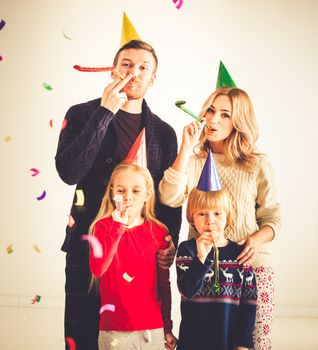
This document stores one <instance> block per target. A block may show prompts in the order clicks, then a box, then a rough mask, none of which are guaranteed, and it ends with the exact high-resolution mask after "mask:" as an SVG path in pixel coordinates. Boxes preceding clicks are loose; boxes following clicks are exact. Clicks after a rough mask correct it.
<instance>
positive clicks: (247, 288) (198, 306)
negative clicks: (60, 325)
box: [176, 239, 257, 350]
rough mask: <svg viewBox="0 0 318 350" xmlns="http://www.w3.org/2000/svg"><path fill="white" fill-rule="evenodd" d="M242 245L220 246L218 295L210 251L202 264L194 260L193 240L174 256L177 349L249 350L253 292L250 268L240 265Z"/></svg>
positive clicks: (251, 331) (255, 298)
mask: <svg viewBox="0 0 318 350" xmlns="http://www.w3.org/2000/svg"><path fill="white" fill-rule="evenodd" d="M242 250H243V247H242V246H238V245H236V244H235V243H234V242H229V244H228V245H227V246H226V247H219V269H220V270H219V280H220V286H221V292H220V294H219V295H217V294H215V293H214V291H213V289H212V286H213V283H214V261H213V249H212V250H211V252H210V253H209V254H208V256H207V258H206V260H205V262H204V264H202V263H201V262H200V261H199V260H198V258H197V248H196V241H195V240H194V239H191V240H189V241H185V242H182V243H181V244H180V246H179V249H178V252H177V259H176V265H177V275H178V288H179V291H180V292H181V316H182V320H181V324H180V331H179V343H178V347H177V350H195V349H200V350H233V348H234V346H245V347H247V348H253V340H252V333H253V329H254V323H255V315H256V300H257V289H256V279H255V276H254V272H253V269H252V267H244V266H242V265H239V263H238V261H237V260H236V257H237V256H238V255H239V254H240V252H241V251H242Z"/></svg>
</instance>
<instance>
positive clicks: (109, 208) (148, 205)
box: [88, 162, 168, 290]
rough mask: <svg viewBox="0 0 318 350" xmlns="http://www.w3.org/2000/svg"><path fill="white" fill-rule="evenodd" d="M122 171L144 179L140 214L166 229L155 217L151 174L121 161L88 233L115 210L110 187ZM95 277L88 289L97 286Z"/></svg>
mask: <svg viewBox="0 0 318 350" xmlns="http://www.w3.org/2000/svg"><path fill="white" fill-rule="evenodd" d="M123 171H133V172H136V173H138V174H140V175H141V176H142V177H143V178H144V180H145V185H146V189H147V192H148V199H147V201H146V202H145V204H144V206H143V209H142V212H141V215H142V217H143V218H145V219H146V220H148V221H150V222H154V223H156V224H157V225H159V226H161V227H163V228H165V229H166V230H167V231H168V229H167V227H166V226H165V225H164V224H163V223H162V222H160V221H159V220H158V219H157V218H156V217H155V190H154V182H153V179H152V176H151V174H150V172H149V170H148V169H146V168H143V167H140V166H138V165H136V164H131V163H125V162H122V163H120V164H118V165H117V166H116V167H115V168H114V170H113V172H112V174H111V177H110V179H109V182H108V185H107V187H106V191H105V194H104V197H103V199H102V203H101V206H100V209H99V211H98V213H97V215H96V217H95V219H94V220H93V222H92V223H91V225H90V227H89V231H88V232H89V234H94V226H95V224H96V222H97V221H99V220H101V219H103V218H108V217H110V216H111V215H112V212H113V211H114V210H115V208H116V207H115V202H114V200H113V198H112V187H113V184H114V180H115V178H116V177H117V175H118V174H120V173H121V172H123ZM97 280H98V279H97V278H96V277H95V276H93V275H92V280H91V283H90V290H91V289H92V288H93V289H96V287H97V285H98V284H97V283H96V282H97Z"/></svg>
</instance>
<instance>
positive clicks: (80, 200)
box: [74, 190, 85, 206]
mask: <svg viewBox="0 0 318 350" xmlns="http://www.w3.org/2000/svg"><path fill="white" fill-rule="evenodd" d="M75 193H76V202H75V203H74V205H79V206H83V205H84V202H85V198H84V192H83V190H76V192H75Z"/></svg>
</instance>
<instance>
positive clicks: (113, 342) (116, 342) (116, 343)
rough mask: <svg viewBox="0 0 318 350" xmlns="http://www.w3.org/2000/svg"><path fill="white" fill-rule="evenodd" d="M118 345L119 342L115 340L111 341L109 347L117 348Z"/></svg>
mask: <svg viewBox="0 0 318 350" xmlns="http://www.w3.org/2000/svg"><path fill="white" fill-rule="evenodd" d="M118 343H119V340H118V339H117V338H115V339H113V341H112V342H111V343H110V345H111V346H117V345H118Z"/></svg>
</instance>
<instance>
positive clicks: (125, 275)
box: [123, 272, 134, 282]
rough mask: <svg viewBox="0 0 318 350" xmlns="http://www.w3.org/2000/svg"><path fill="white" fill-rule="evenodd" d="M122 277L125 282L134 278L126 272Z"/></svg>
mask: <svg viewBox="0 0 318 350" xmlns="http://www.w3.org/2000/svg"><path fill="white" fill-rule="evenodd" d="M123 277H124V279H125V280H126V281H127V282H131V281H132V280H133V279H134V277H130V276H129V275H128V273H127V272H125V273H124V274H123Z"/></svg>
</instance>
